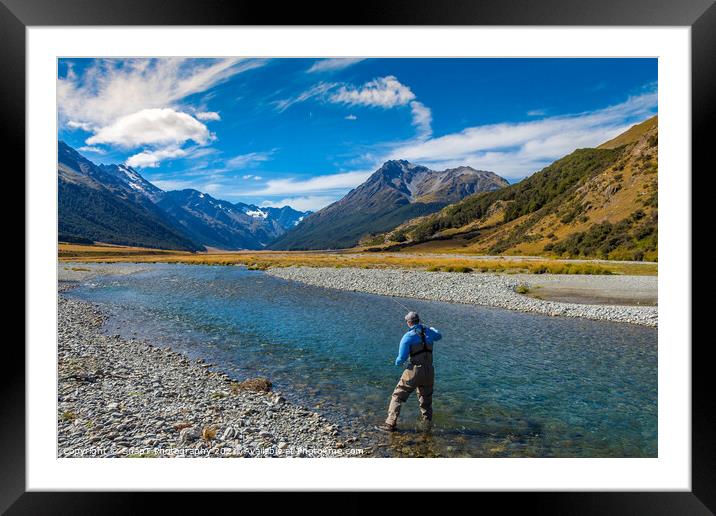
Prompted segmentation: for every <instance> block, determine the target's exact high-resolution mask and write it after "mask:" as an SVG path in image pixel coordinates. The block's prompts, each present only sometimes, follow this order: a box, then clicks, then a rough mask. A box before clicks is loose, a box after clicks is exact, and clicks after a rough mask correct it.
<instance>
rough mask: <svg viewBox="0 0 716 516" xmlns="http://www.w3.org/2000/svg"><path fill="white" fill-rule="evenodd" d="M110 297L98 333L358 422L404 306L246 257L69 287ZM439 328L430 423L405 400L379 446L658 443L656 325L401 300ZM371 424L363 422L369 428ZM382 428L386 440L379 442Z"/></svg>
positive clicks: (495, 449) (370, 405) (391, 348)
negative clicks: (274, 273) (312, 282)
mask: <svg viewBox="0 0 716 516" xmlns="http://www.w3.org/2000/svg"><path fill="white" fill-rule="evenodd" d="M69 295H71V296H75V297H79V298H81V299H85V300H88V301H91V302H94V303H98V304H101V305H104V308H105V309H106V310H108V312H109V313H110V314H111V317H110V319H109V320H108V322H107V325H106V328H105V330H106V331H107V332H109V333H119V334H121V335H123V336H126V337H134V338H141V339H146V340H148V341H150V342H153V343H155V344H156V345H161V346H171V347H172V348H174V349H176V350H178V351H182V352H184V353H187V354H188V355H190V356H192V357H201V358H204V359H206V360H207V361H210V362H212V363H215V364H217V367H216V368H217V369H219V370H222V371H224V372H226V373H228V374H230V375H233V376H235V377H237V378H243V377H247V376H259V375H262V376H267V377H269V378H270V379H271V380H272V381H273V383H274V389H275V390H280V391H281V392H282V393H283V394H284V395H285V396H286V397H287V398H289V399H291V400H292V401H295V402H298V403H301V404H304V405H306V406H309V407H315V406H319V407H320V410H319V411H322V412H324V413H325V414H326V415H327V416H329V417H333V418H336V419H339V420H340V421H341V422H342V423H343V424H344V425H347V426H349V427H352V428H353V429H356V430H362V429H368V428H371V427H372V426H373V425H374V424H376V423H380V422H382V421H383V419H384V418H385V413H386V409H387V405H388V401H389V397H390V394H391V392H392V389H393V387H394V386H395V383H396V381H397V379H398V377H399V376H400V373H401V369H400V368H398V367H396V366H395V365H393V361H394V359H395V356H396V353H397V347H398V342H399V341H400V337H401V336H402V334H403V333H404V331H405V329H406V328H405V327H404V322H403V315H404V312H405V310H404V309H403V308H401V307H400V306H399V305H398V304H397V303H396V302H395V301H394V300H392V299H391V298H388V297H384V296H375V295H370V294H361V293H353V292H342V291H336V290H328V289H321V288H316V287H310V286H305V285H301V284H299V283H295V282H290V281H285V280H281V279H277V278H273V277H271V276H268V275H266V274H265V273H263V272H260V271H248V270H246V269H244V268H241V267H216V266H215V267H211V266H195V265H193V266H189V265H155V266H152V267H151V270H150V271H148V272H143V273H139V274H133V275H128V276H106V277H104V278H99V279H97V278H96V279H93V280H91V282H90V283H87V284H84V285H82V286H81V287H80V288H78V289H75V290H73V291H71V292H70V293H69ZM399 301H400V302H401V303H403V304H405V305H407V306H409V307H410V308H411V309H414V310H416V311H418V312H419V313H420V314H421V316H422V317H423V320H424V321H425V322H427V323H428V324H430V325H432V326H435V327H436V328H438V329H439V330H441V331H442V333H443V335H444V338H443V340H442V341H440V342H438V343H437V344H436V346H435V348H436V349H435V353H434V362H435V369H436V386H435V395H434V402H433V406H434V410H435V416H434V418H435V419H434V428H433V431H432V433H430V434H425V433H423V432H420V431H419V427H418V426H417V419H418V410H417V401H416V399H415V397H414V395H413V396H411V398H410V399H409V400H408V402H407V403H406V404H405V406H404V409H403V412H402V414H401V420H400V425H401V428H402V429H403V430H404V431H403V432H401V433H400V434H398V435H396V436H385V437H376V438H375V439H377V440H378V441H376V442H378V443H379V444H380V446H379V448H378V450H379V451H378V454H379V455H389V456H404V455H421V456H471V457H483V456H498V457H499V456H516V457H655V456H657V331H656V330H655V329H653V328H645V327H640V326H636V325H628V324H617V323H607V322H597V321H588V320H580V319H572V318H554V317H546V316H540V315H532V314H524V313H518V312H511V311H507V310H501V309H492V308H482V307H475V306H469V305H460V304H451V303H441V302H433V301H420V300H412V299H399ZM368 433H369V435H372V434H370V432H368ZM381 439H382V440H381Z"/></svg>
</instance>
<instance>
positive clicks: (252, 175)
mask: <svg viewBox="0 0 716 516" xmlns="http://www.w3.org/2000/svg"><path fill="white" fill-rule="evenodd" d="M241 178H242V179H253V180H254V181H261V180H262V179H263V178H262V177H261V176H256V175H254V174H247V175H245V176H241Z"/></svg>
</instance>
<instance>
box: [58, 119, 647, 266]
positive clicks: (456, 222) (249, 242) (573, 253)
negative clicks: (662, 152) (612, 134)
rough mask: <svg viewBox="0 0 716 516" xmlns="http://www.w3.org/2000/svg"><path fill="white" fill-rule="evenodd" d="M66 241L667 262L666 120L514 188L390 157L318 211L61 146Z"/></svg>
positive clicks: (471, 172) (580, 152) (465, 170)
mask: <svg viewBox="0 0 716 516" xmlns="http://www.w3.org/2000/svg"><path fill="white" fill-rule="evenodd" d="M58 150H59V161H58V181H59V210H60V213H59V220H60V223H59V234H60V239H61V240H63V239H64V240H68V241H101V242H107V243H115V244H124V245H137V246H146V247H156V248H165V249H183V250H190V251H196V250H204V249H206V248H207V247H209V248H217V249H225V250H235V249H274V250H307V249H339V248H350V247H355V246H356V245H359V246H361V247H362V248H364V249H367V250H372V251H380V250H398V249H410V250H414V251H420V252H426V251H427V252H431V251H449V252H464V253H472V254H495V255H503V254H504V255H516V254H520V255H555V256H562V257H585V258H586V257H589V258H594V257H597V258H606V259H620V260H649V261H650V260H656V259H657V255H658V193H657V187H658V174H657V170H658V119H657V117H652V118H650V119H648V120H646V121H644V122H642V123H640V124H637V125H635V126H633V127H631V128H630V129H629V130H627V131H625V132H624V133H622V134H620V135H618V136H617V137H616V138H614V139H612V140H610V141H608V142H605V143H604V144H602V145H600V146H599V147H597V148H584V149H577V150H575V151H574V152H572V153H570V154H568V155H567V156H564V157H563V158H560V159H558V160H557V161H555V162H554V163H552V164H551V165H548V166H547V167H545V168H543V169H542V170H540V171H537V172H535V173H534V174H532V175H530V176H528V177H526V178H525V179H523V180H522V181H520V182H518V183H515V184H512V185H510V184H509V183H508V182H507V181H506V180H505V179H503V178H502V177H500V176H498V175H497V174H495V173H493V172H488V171H484V170H475V169H473V168H470V167H457V168H452V169H447V170H443V171H435V170H431V169H429V168H427V167H424V166H421V165H416V164H413V163H410V162H408V161H404V160H391V161H387V162H385V163H384V164H383V165H382V166H381V167H380V168H378V170H376V171H375V172H374V173H373V174H371V176H370V177H369V178H368V179H367V180H366V181H365V182H364V183H362V184H361V185H359V186H358V187H356V188H355V189H353V190H351V191H350V192H349V193H348V194H346V195H345V196H344V197H343V198H342V199H340V200H338V201H336V202H334V203H332V204H330V205H328V206H326V207H325V208H323V209H321V210H319V211H317V212H315V213H311V212H300V211H297V210H294V209H292V208H290V207H288V206H284V207H283V208H263V207H261V208H260V207H257V206H255V205H251V204H244V203H231V202H228V201H223V200H220V199H216V198H214V197H212V196H210V195H209V194H206V193H202V192H199V191H197V190H178V191H169V192H166V191H163V190H161V189H160V188H157V187H156V186H155V185H153V184H151V183H150V182H149V181H147V180H146V179H144V178H143V177H142V176H141V175H140V174H139V173H138V172H137V171H136V170H134V169H132V168H131V167H128V166H126V165H95V164H94V163H92V162H91V161H89V160H87V159H86V158H84V157H83V156H82V155H80V154H79V153H78V152H77V151H75V150H74V149H72V148H71V147H69V146H67V145H65V144H64V143H63V142H59V149H58Z"/></svg>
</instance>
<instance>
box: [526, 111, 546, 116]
mask: <svg viewBox="0 0 716 516" xmlns="http://www.w3.org/2000/svg"><path fill="white" fill-rule="evenodd" d="M546 114H547V110H546V109H531V110H529V111H528V112H527V116H544V115H546Z"/></svg>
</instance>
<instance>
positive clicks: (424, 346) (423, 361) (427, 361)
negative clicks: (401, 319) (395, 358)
mask: <svg viewBox="0 0 716 516" xmlns="http://www.w3.org/2000/svg"><path fill="white" fill-rule="evenodd" d="M415 333H417V334H418V335H420V344H421V347H420V349H418V350H417V351H411V352H410V357H409V359H408V361H409V362H410V364H412V365H417V366H432V365H433V346H432V344H428V341H427V340H426V339H425V328H422V327H421V328H420V333H418V332H417V331H416V332H415Z"/></svg>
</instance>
